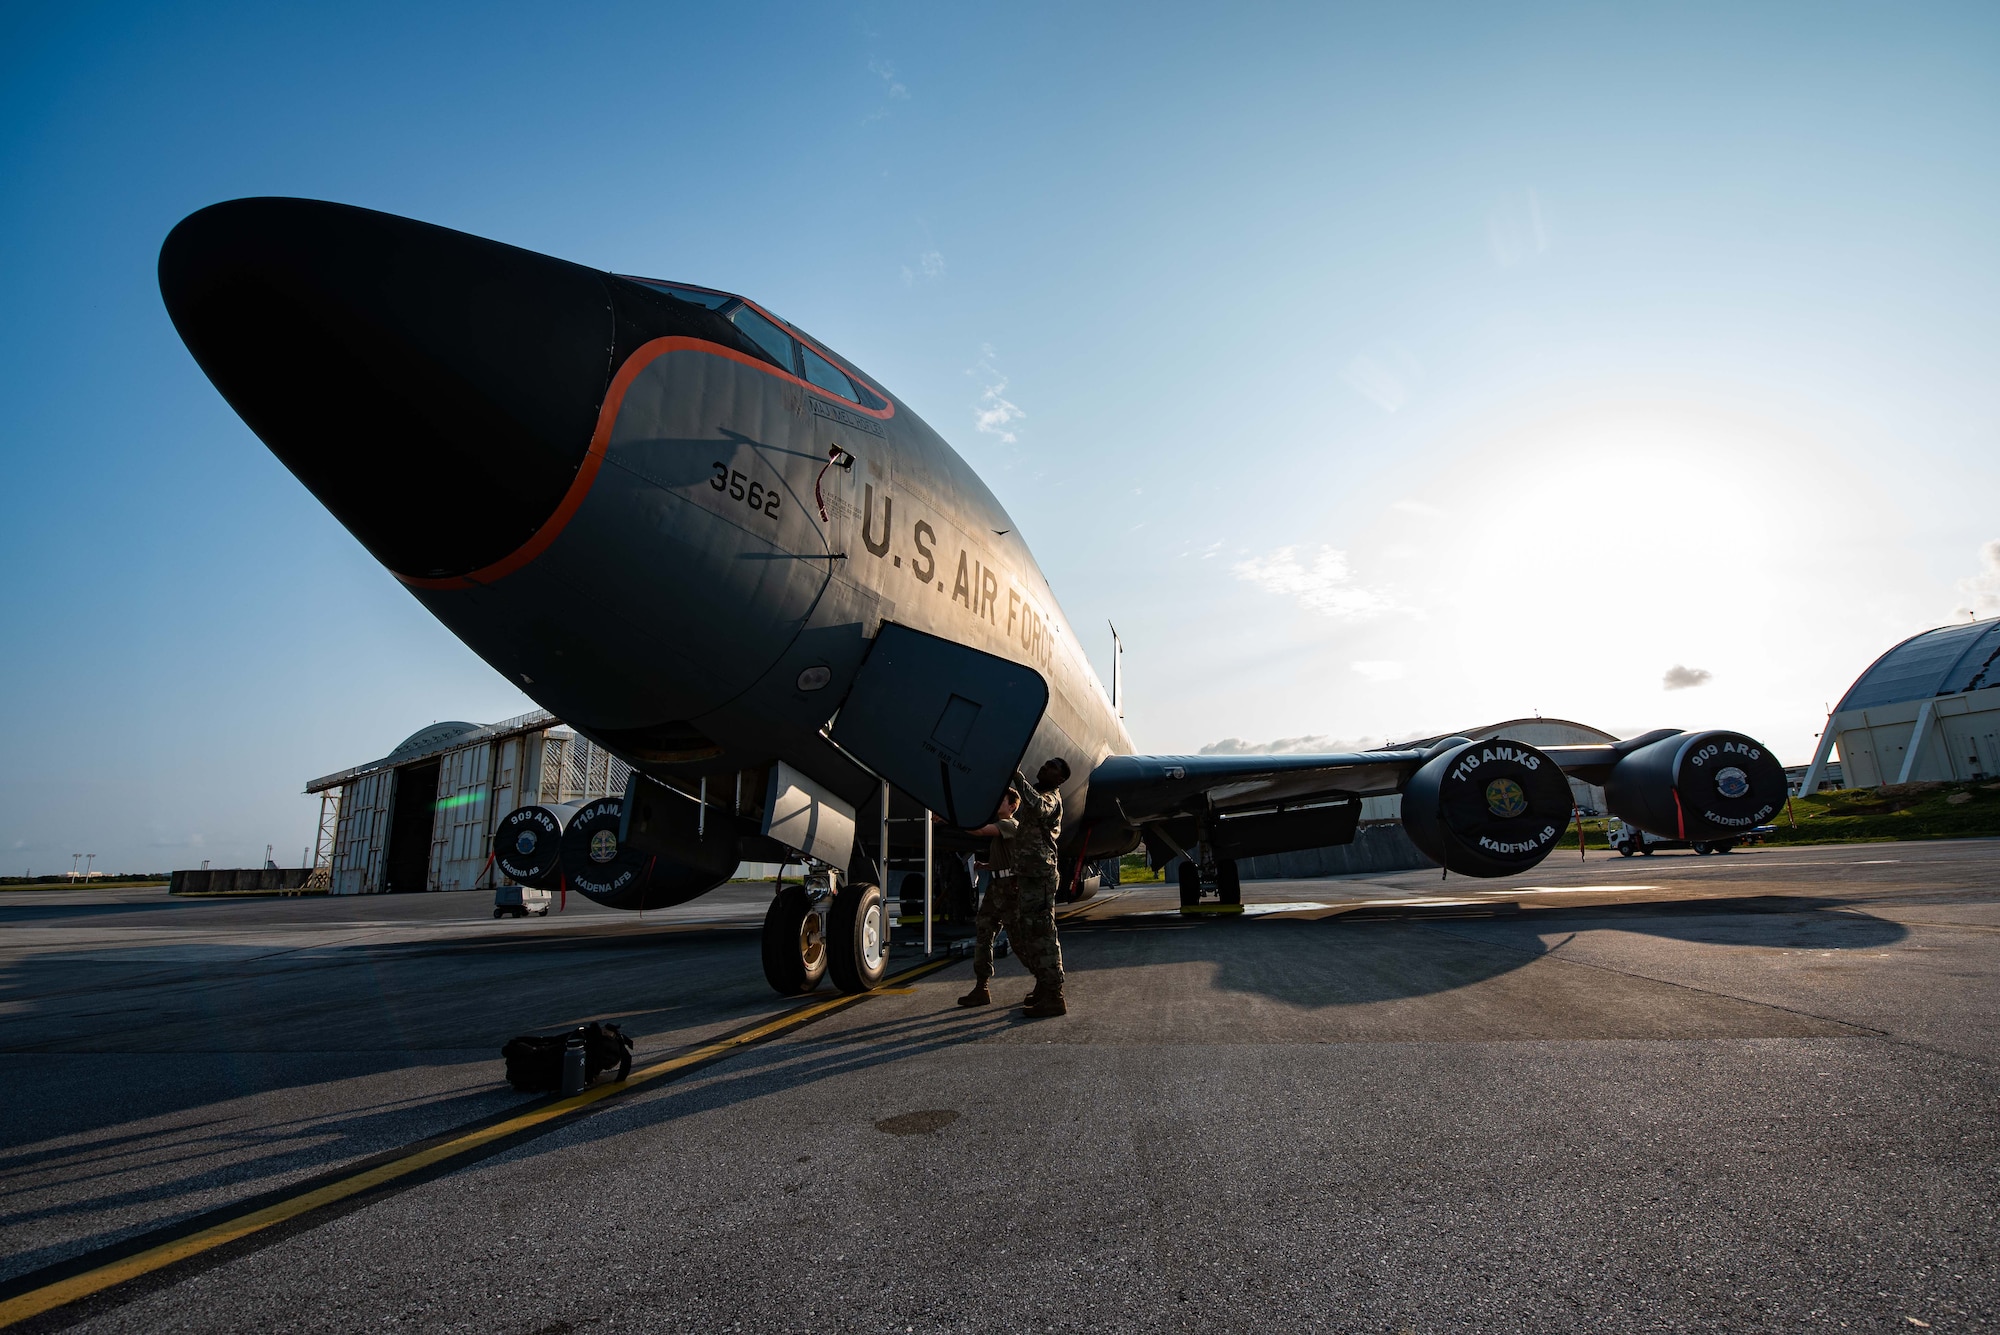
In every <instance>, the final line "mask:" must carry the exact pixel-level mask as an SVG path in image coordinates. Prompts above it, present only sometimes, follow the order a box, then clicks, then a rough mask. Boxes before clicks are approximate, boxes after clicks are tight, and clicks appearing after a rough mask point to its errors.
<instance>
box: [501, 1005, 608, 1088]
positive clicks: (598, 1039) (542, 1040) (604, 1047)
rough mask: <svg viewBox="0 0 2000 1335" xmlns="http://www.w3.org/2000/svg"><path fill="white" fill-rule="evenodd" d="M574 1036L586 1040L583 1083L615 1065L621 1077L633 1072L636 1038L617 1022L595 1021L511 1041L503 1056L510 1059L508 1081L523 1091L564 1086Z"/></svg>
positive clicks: (502, 1052)
mask: <svg viewBox="0 0 2000 1335" xmlns="http://www.w3.org/2000/svg"><path fill="white" fill-rule="evenodd" d="M572 1038H580V1039H582V1040H583V1082H584V1084H586V1085H588V1084H590V1083H591V1082H593V1081H595V1080H596V1079H597V1077H598V1076H599V1075H601V1074H603V1073H604V1072H605V1071H608V1070H610V1069H611V1068H612V1067H613V1066H616V1067H617V1068H618V1077H617V1078H618V1079H620V1080H623V1079H624V1078H625V1077H626V1076H628V1075H630V1074H631V1073H632V1040H631V1039H630V1038H629V1037H627V1036H626V1035H625V1034H624V1033H622V1032H620V1030H619V1028H618V1026H617V1025H615V1024H599V1023H597V1022H596V1021H595V1020H593V1021H591V1022H590V1023H589V1024H586V1025H579V1026H578V1027H577V1028H575V1029H570V1030H566V1031H565V1032H563V1033H560V1034H523V1035H522V1036H521V1037H519V1038H510V1039H508V1040H507V1046H505V1047H503V1048H501V1049H500V1055H501V1057H502V1058H504V1059H505V1060H506V1062H507V1083H508V1084H510V1085H512V1086H513V1087H514V1088H516V1089H518V1090H520V1091H521V1092H522V1093H523V1094H540V1093H546V1092H548V1091H550V1090H556V1089H561V1088H562V1060H563V1049H564V1048H566V1047H568V1046H569V1041H570V1040H571V1039H572Z"/></svg>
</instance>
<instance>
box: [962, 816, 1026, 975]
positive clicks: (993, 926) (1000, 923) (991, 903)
mask: <svg viewBox="0 0 2000 1335" xmlns="http://www.w3.org/2000/svg"><path fill="white" fill-rule="evenodd" d="M993 825H994V828H995V829H997V830H999V831H1000V833H999V834H997V835H995V836H994V837H993V844H992V847H991V849H990V851H989V852H988V853H987V855H986V863H987V865H988V866H990V867H992V868H993V869H994V870H995V871H1006V872H1011V871H1013V870H1014V844H1015V842H1016V839H1015V836H1016V835H1017V834H1019V832H1020V829H1021V823H1020V822H1019V821H1017V820H1015V819H1014V818H1013V817H1012V816H1002V817H1000V818H999V819H998V820H996V821H994V822H993ZM1019 884H1020V879H1019V878H1018V877H1015V876H995V877H993V878H992V880H991V881H989V882H988V883H987V886H986V893H985V894H984V895H981V896H980V898H979V913H978V914H977V915H976V916H975V917H974V918H973V920H972V925H973V929H974V936H973V941H972V975H973V977H975V978H977V979H978V980H979V981H980V982H982V983H983V982H985V981H986V980H987V979H989V978H991V977H992V976H993V942H994V940H995V938H996V937H998V936H999V933H1000V929H1001V928H1002V927H1005V928H1006V929H1007V939H1008V940H1009V941H1012V940H1015V939H1016V938H1018V937H1019V936H1020V935H1021V933H1020V929H1019V927H1018V926H1017V925H1016V919H1017V917H1018V914H1017V912H1016V899H1017V896H1016V895H1015V893H1014V890H1015V887H1016V886H1018V885H1019Z"/></svg>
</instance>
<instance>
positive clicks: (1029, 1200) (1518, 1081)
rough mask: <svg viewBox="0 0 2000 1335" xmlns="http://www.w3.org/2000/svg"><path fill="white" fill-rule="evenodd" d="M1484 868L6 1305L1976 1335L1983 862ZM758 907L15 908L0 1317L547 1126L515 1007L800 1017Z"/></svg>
mask: <svg viewBox="0 0 2000 1335" xmlns="http://www.w3.org/2000/svg"><path fill="white" fill-rule="evenodd" d="M1517 879H1518V880H1519V881H1521V882H1524V884H1516V883H1513V882H1505V883H1499V882H1472V881H1464V880H1461V879H1459V878H1452V879H1450V880H1440V879H1438V874H1437V873H1435V872H1431V873H1422V874H1406V875H1395V876H1386V877H1380V876H1378V877H1371V878H1344V879H1338V880H1318V881H1286V882H1274V881H1266V882H1252V883H1249V884H1246V886H1245V898H1246V900H1247V901H1250V904H1249V909H1248V911H1247V912H1246V913H1245V914H1244V915H1243V916H1242V917H1240V918H1233V919H1230V918H1201V919H1195V920H1189V919H1184V918H1183V917H1182V916H1181V915H1180V914H1179V912H1178V910H1177V908H1176V901H1175V900H1174V898H1173V897H1172V894H1171V891H1170V889H1169V888H1168V887H1164V886H1161V887H1126V888H1124V889H1123V890H1122V891H1120V892H1118V893H1117V894H1115V895H1109V896H1105V897H1102V898H1100V899H1099V900H1097V901H1094V902H1092V903H1091V904H1088V905H1086V906H1084V911H1083V912H1082V913H1081V914H1080V915H1078V916H1077V917H1074V918H1072V919H1071V920H1069V921H1067V922H1065V924H1064V928H1063V942H1064V950H1065V953H1066V956H1067V961H1068V965H1069V968H1070V1004H1071V1013H1070V1015H1068V1016H1067V1017H1065V1018H1063V1019H1059V1020H1047V1021H1026V1020H1022V1019H1020V1018H1019V1017H1018V1012H1015V1011H1012V1010H1011V1009H1010V1008H1007V1007H1003V1006H997V1005H996V1006H995V1007H993V1008H991V1009H986V1010H976V1011H967V1010H962V1009H960V1008H959V1007H957V1006H956V1005H954V1004H953V1000H952V999H953V998H954V997H955V996H956V995H957V994H958V993H960V992H962V991H963V990H964V989H965V987H966V985H967V982H968V981H969V977H970V968H969V966H968V965H966V964H964V963H962V962H960V963H954V964H952V965H950V966H949V967H946V968H943V969H942V970H940V971H938V972H935V973H933V974H930V975H928V976H925V977H922V978H920V979H917V980H915V981H914V982H912V983H910V984H908V985H907V987H906V988H905V989H899V990H894V991H891V992H888V993H886V994H878V995H875V996H872V997H869V998H868V999H866V1000H864V1001H861V1002H859V1003H857V1004H855V1005H852V1006H849V1007H847V1008H845V1009H841V1010H838V1011H837V1012H834V1013H831V1014H827V1015H825V1016H823V1017H822V1018H819V1019H817V1020H816V1021H814V1022H813V1023H810V1024H806V1025H803V1026H800V1027H796V1028H793V1029H790V1030H789V1031H787V1032H784V1033H783V1034H781V1035H780V1036H778V1037H776V1038H773V1039H771V1040H770V1041H768V1042H765V1043H762V1044H761V1045H758V1046H754V1047H745V1048H741V1049H738V1050H736V1051H735V1052H734V1053H733V1054H732V1055H729V1056H727V1057H724V1058H722V1059H721V1060H718V1061H715V1062H712V1063H711V1064H708V1065H704V1066H700V1067H696V1068H693V1069H691V1070H689V1071H688V1072H686V1073H685V1074H683V1075H681V1076H680V1078H677V1079H661V1080H658V1081H655V1082H653V1083H648V1084H645V1085H642V1086H638V1087H636V1088H634V1089H633V1090H632V1091H631V1092H630V1093H628V1094H622V1095H620V1096H618V1097H616V1098H612V1099H608V1100H606V1101H604V1102H602V1103H599V1104H596V1105H594V1106H593V1107H592V1109H591V1110H589V1111H587V1112H585V1113H582V1114H579V1115H578V1116H576V1117H574V1118H573V1119H571V1120H569V1121H566V1122H561V1123H556V1124H553V1126H554V1129H551V1130H546V1131H545V1132H544V1133H542V1134H538V1135H533V1136H530V1137H526V1138H522V1139H518V1140H515V1141H511V1142H505V1143H504V1146H503V1148H502V1149H501V1150H500V1152H498V1153H493V1154H489V1155H487V1156H486V1157H483V1158H477V1159H475V1160H473V1161H470V1162H455V1163H452V1164H448V1165H446V1166H445V1167H443V1168H442V1169H440V1170H439V1171H436V1172H433V1173H430V1174H427V1175H421V1174H420V1175H417V1176H415V1177H413V1178H411V1179H409V1180H408V1181H407V1182H406V1183H404V1184H402V1185H399V1186H397V1187H396V1188H395V1189H391V1190H384V1191H383V1192H381V1193H380V1194H378V1195H376V1196H374V1197H372V1198H367V1199H365V1200H363V1201H361V1203H359V1204H358V1205H351V1206H348V1207H345V1208H337V1209H328V1210H323V1211H320V1212H318V1213H314V1214H308V1215H304V1216H302V1217H301V1218H299V1219H298V1220H296V1221H295V1222H294V1223H292V1224H291V1225H289V1226H286V1227H283V1228H274V1229H272V1230H270V1231H268V1232H267V1233H265V1234H260V1235H257V1236H255V1237H252V1238H250V1239H247V1240H245V1241H243V1242H240V1243H237V1244H233V1245H231V1246H229V1247H225V1248H222V1249H220V1250H218V1251H215V1252H210V1253H205V1254H203V1255H200V1256H197V1257H194V1258H192V1259H190V1260H188V1261H184V1262H182V1263H180V1264H177V1265H175V1266H172V1267H169V1268H167V1269H165V1270H161V1271H159V1272H157V1273H156V1274H154V1275H152V1276H151V1277H150V1278H148V1279H145V1280H142V1281H140V1282H138V1283H136V1284H133V1285H129V1286H127V1287H125V1288H121V1289H114V1290H111V1291H109V1292H108V1293H106V1294H103V1295H101V1296H99V1297H97V1298H95V1299H91V1300H88V1301H86V1302H84V1303H82V1304H80V1305H77V1306H73V1307H70V1308H66V1309H60V1310H58V1311H55V1312H52V1313H50V1314H49V1315H47V1316H44V1317H40V1318H36V1319H35V1320H34V1322H33V1323H32V1327H31V1328H35V1329H42V1328H49V1329H53V1328H62V1327H69V1328H74V1329H80V1330H90V1331H107V1332H108V1331H148V1332H151V1331H174V1330H199V1331H209V1330H246V1329H259V1330H328V1331H349V1330H359V1329H398V1330H465V1331H482V1332H484V1331H497V1332H520V1335H561V1333H562V1332H571V1331H576V1332H581V1331H598V1330H618V1329H630V1330H676V1331H678V1330H717V1331H721V1330H758V1331H762V1330H772V1331H801V1332H804V1331H848V1330H854V1331H933V1330H954V1331H956V1330H967V1331H975V1330H977V1331H983V1330H1013V1329H1035V1330H1045V1329H1046V1330H1174V1331H1181V1330H1187V1331H1205V1330H1251V1329H1257V1330H1264V1329H1273V1328H1278V1329H1299V1330H1326V1331H1382V1332H1404V1331H1408V1332H1419V1333H1427V1332H1433V1331H1509V1330H1535V1331H1548V1330H1589V1331H1606V1330H1614V1331H1622V1330H1707V1329H1716V1330H1829V1331H1831V1330H1841V1329H1847V1330H1857V1331H1859V1330H1880V1331H1886V1330H1899V1331H1905V1332H1907V1331H1913V1330H1919V1329H1925V1328H1928V1329H1932V1330H1938V1331H1959V1330H1982V1329H1987V1328H1990V1327H1992V1326H1994V1325H1996V1324H2000V1154H1996V1141H2000V1121H1997V1120H1996V1113H2000V1098H1996V1095H2000V1079H1996V1065H1995V1063H1996V1058H2000V841H1953V842H1938V843H1924V844H1870V845H1860V846H1848V847H1836V848H1813V849H1765V850H1743V851H1739V852H1737V853H1734V854H1731V855H1728V856H1724V857H1712V858H1701V857H1696V856H1694V855H1692V854H1678V855H1676V854H1660V855H1656V856H1654V857H1651V858H1635V859H1631V860H1623V859H1618V858H1613V857H1608V856H1605V855H1601V854H1593V855H1592V856H1591V857H1590V859H1589V860H1588V861H1586V862H1584V863H1582V864H1581V865H1580V866H1579V865H1578V863H1576V862H1574V861H1564V860H1562V859H1561V858H1560V857H1558V858H1554V859H1551V860H1550V861H1549V862H1548V863H1545V864H1543V866H1542V868H1540V869H1539V870H1538V871H1537V872H1536V873H1534V874H1532V875H1531V876H1528V877H1523V878H1517ZM767 895H768V891H766V890H764V889H761V888H758V887H730V888H728V889H725V890H723V891H718V892H716V893H715V894H714V895H711V896H708V897H705V898H704V899H702V900H698V901H696V902H695V903H694V904H691V905H687V906H684V907H683V908H681V909H677V910H670V911H668V912H666V913H663V914H648V915H646V921H645V922H644V923H640V922H639V921H638V920H637V918H636V915H629V914H615V913H611V912H607V911H603V910H598V909H595V908H594V907H591V906H589V905H586V904H582V903H580V902H579V901H578V900H576V899H574V898H572V900H571V901H570V907H569V911H568V912H567V913H566V914H562V915H558V916H552V917H550V918H548V919H546V920H543V919H529V920H525V921H519V922H514V921H510V922H495V921H493V920H492V919H491V917H490V912H491V910H490V906H489V904H488V903H487V902H486V901H485V900H484V899H483V898H481V897H478V896H474V895H429V896H413V897H370V898H366V899H347V900H340V899H313V900H298V899H286V900H239V901H218V900H207V901H176V900H171V899H169V898H168V897H167V896H165V895H164V894H161V893H159V892H152V891H139V892H131V891H128V892H119V891H102V890H100V891H77V892H67V891H53V892H52V891H38V892H20V893H14V894H4V895H0V1257H4V1259H0V1281H11V1282H12V1285H13V1288H12V1289H11V1290H0V1297H4V1296H5V1293H6V1292H10V1291H11V1292H18V1291H20V1290H21V1289H22V1288H26V1287H33V1286H34V1285H35V1284H37V1283H39V1282H41V1281H43V1280H46V1279H47V1278H48V1277H49V1276H50V1275H51V1274H54V1273H58V1269H59V1268H60V1267H64V1266H68V1267H69V1268H70V1269H71V1270H76V1269H84V1268H88V1267H89V1266H91V1265H93V1264H96V1263H97V1262H98V1260H99V1258H103V1257H107V1256H111V1255H115V1254H117V1249H118V1248H120V1247H121V1246H123V1247H124V1248H125V1249H126V1250H131V1249H132V1248H133V1247H136V1246H137V1245H139V1241H135V1240H140V1241H143V1240H145V1239H148V1238H153V1237H157V1236H161V1235H160V1233H159V1230H162V1229H169V1230H170V1229H173V1228H174V1227H176V1226H181V1225H185V1222H186V1221H188V1220H190V1219H193V1218H195V1217H197V1216H201V1215H202V1214H203V1212H205V1211H216V1210H224V1211H227V1210H228V1209H229V1208H230V1207H232V1206H233V1205H235V1204H238V1203H241V1202H246V1201H253V1200H283V1199H285V1198H286V1197H287V1195H288V1193H290V1194H295V1192H293V1189H294V1188H295V1187H296V1185H297V1184H300V1183H303V1182H307V1181H310V1180H314V1179H315V1178H316V1176H318V1175H323V1174H326V1173H327V1172H328V1171H329V1170H333V1169H339V1168H341V1167H342V1166H343V1165H355V1164H360V1163H364V1162H367V1161H369V1160H370V1157H371V1156H378V1155H383V1154H385V1153H390V1152H394V1151H398V1150H399V1149H401V1148H403V1147H407V1146H410V1145H412V1144H414V1143H417V1142H420V1141H423V1140H424V1139H425V1138H427V1137H435V1136H439V1135H441V1134H444V1133H447V1132H450V1131H452V1130H454V1129H456V1128H462V1127H465V1126H468V1125H472V1124H476V1123H478V1122H480V1121H481V1119H494V1118H499V1117H503V1116H506V1115H507V1114H509V1113H511V1112H518V1111H519V1110H522V1109H532V1108H534V1107H536V1106H538V1103H537V1100H536V1099H534V1098H532V1097H530V1096H524V1095H519V1094H515V1093H514V1092H512V1091H511V1090H510V1089H508V1088H507V1086H506V1085H504V1084H503V1083H501V1066H500V1062H499V1060H498V1055H497V1050H498V1047H499V1045H500V1043H501V1042H503V1041H504V1040H505V1039H506V1038H507V1037H509V1036H511V1035H513V1034H516V1033H523V1032H530V1031H535V1030H551V1029H555V1028H557V1027H560V1026H565V1025H570V1024H575V1023H579V1022H581V1021H584V1020H587V1019H617V1020H618V1021H619V1022H620V1023H622V1024H625V1025H626V1026H627V1027H628V1028H629V1029H630V1030H631V1031H632V1032H634V1033H635V1034H636V1035H637V1036H638V1040H639V1055H640V1062H641V1064H642V1065H643V1064H645V1063H646V1062H647V1061H648V1060H653V1059H658V1058H662V1057H667V1056H671V1055H672V1054H674V1053H676V1052H682V1051H685V1050H688V1049H690V1048H693V1047H695V1046H697V1045H699V1044H701V1043H703V1042H705V1041H707V1040H710V1039H714V1038H716V1037H718V1036H722V1035H727V1034H730V1033H733V1032H737V1031H740V1030H742V1029H743V1028H744V1027H745V1026H747V1025H751V1024H754V1023H756V1022H759V1021H762V1020H766V1019H770V1018H773V1017H781V1016H783V1015H784V1014H786V1013H788V1012H791V1011H795V1010H797V1009H798V1008H799V1007H800V1006H802V1005H812V1004H813V1000H812V999H808V1001H807V1002H804V1003H801V1002H798V1001H787V1000H783V999H780V998H778V997H776V996H774V995H773V994H771V993H770V992H769V990H768V989H767V988H766V987H765V985H764V983H763V980H762V977H761V974H760V971H759V965H758V950H757V933H756V930H755V925H756V923H757V921H758V920H759V918H760V917H761V913H762V909H763V905H764V902H765V899H766V896H767ZM914 962H915V960H914V958H913V956H912V955H911V954H910V952H908V951H905V952H903V953H902V954H901V955H900V956H899V957H898V959H897V961H896V965H895V966H894V967H896V968H902V967H904V966H906V965H908V964H911V963H914ZM1027 981H1028V980H1027V979H1026V976H1025V975H1024V974H1023V973H1022V972H1021V970H1020V969H1019V966H1018V965H1017V964H1016V963H1014V962H1013V961H1011V960H1009V961H1006V962H1005V963H1004V965H1003V968H1002V976H1001V978H1000V979H999V980H998V981H997V985H996V993H997V995H998V996H999V998H1000V1000H1001V1001H1003V1002H1008V1003H1011V1002H1014V1001H1016V1000H1018V994H1019V993H1022V992H1025V991H1026V988H1027ZM825 995H826V994H824V993H822V994H821V996H820V998H819V999H821V1000H823V999H824V996H825ZM52 1268H58V1269H52Z"/></svg>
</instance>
